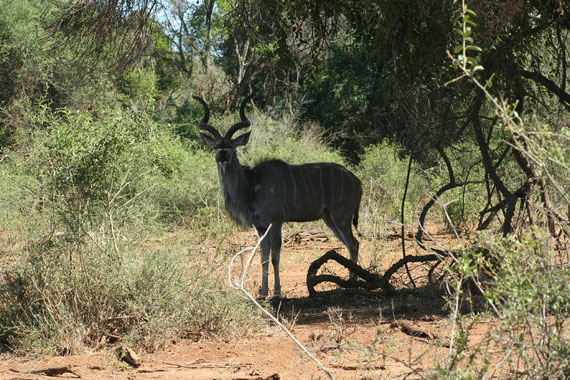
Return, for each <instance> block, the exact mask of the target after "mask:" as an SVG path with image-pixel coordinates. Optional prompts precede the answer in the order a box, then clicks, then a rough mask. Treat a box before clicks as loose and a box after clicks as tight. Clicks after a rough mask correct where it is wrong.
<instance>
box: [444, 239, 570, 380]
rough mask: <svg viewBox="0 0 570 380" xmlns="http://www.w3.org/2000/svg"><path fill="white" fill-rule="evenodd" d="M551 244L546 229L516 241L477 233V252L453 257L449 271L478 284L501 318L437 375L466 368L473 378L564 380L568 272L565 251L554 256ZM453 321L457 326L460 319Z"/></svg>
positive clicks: (568, 348) (569, 369)
mask: <svg viewBox="0 0 570 380" xmlns="http://www.w3.org/2000/svg"><path fill="white" fill-rule="evenodd" d="M550 244H551V242H550V237H549V236H548V234H547V233H546V231H539V230H538V229H532V230H531V231H529V233H528V234H527V235H525V236H522V237H521V238H520V239H514V238H500V237H495V236H491V235H489V234H480V235H479V236H478V237H477V240H476V242H475V245H474V246H475V247H478V249H477V250H475V252H469V253H467V254H463V255H462V256H460V257H458V264H457V265H456V266H455V268H456V270H457V271H456V272H454V273H456V274H458V275H459V276H462V277H464V278H466V277H470V276H473V277H474V278H475V279H477V280H478V281H480V283H481V284H482V286H483V287H484V290H485V292H484V299H485V300H486V301H488V302H489V303H491V304H492V305H494V310H495V312H496V313H498V314H499V316H500V319H497V323H496V324H494V325H493V326H492V327H491V328H490V329H489V331H488V332H487V334H486V336H485V337H484V338H483V341H482V342H481V343H480V344H477V345H474V346H469V345H468V344H464V345H457V346H456V347H455V350H454V352H453V355H452V358H453V360H451V361H449V362H448V363H452V366H451V368H445V370H444V371H443V372H442V373H444V374H445V376H446V377H451V375H452V374H456V375H457V374H460V373H464V371H466V370H468V372H470V373H474V374H477V375H476V377H483V376H484V374H485V373H487V372H493V373H495V375H498V376H499V377H501V374H502V375H504V376H507V375H512V374H513V373H517V374H518V376H520V377H524V378H531V379H562V378H568V376H569V375H570V341H569V340H568V336H569V335H568V334H569V333H570V331H569V326H568V321H569V320H570V292H569V291H568V284H570V268H569V267H568V262H567V252H561V251H557V252H555V251H554V250H553V248H552V247H551V246H550ZM482 268H484V270H482ZM480 273H484V274H482V275H481V274H480ZM483 278H484V279H486V280H485V281H481V279H483ZM456 317H457V318H458V320H457V322H458V323H459V324H460V325H461V323H462V322H461V321H462V317H461V316H456ZM470 329H471V327H469V328H468V329H467V330H470ZM467 333H469V331H467ZM497 351H499V352H501V355H500V356H497V355H496V353H497ZM477 357H479V358H481V357H482V358H485V360H484V361H481V360H478V359H477ZM462 358H463V359H466V358H468V359H469V362H468V363H466V362H462V361H461V359H462ZM459 364H460V366H459ZM456 366H458V367H457V368H456ZM459 367H461V368H459ZM440 369H441V368H440Z"/></svg>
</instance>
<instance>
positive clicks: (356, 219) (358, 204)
mask: <svg viewBox="0 0 570 380" xmlns="http://www.w3.org/2000/svg"><path fill="white" fill-rule="evenodd" d="M361 200H362V192H361V193H360V197H359V198H358V203H357V204H356V210H355V211H354V216H353V217H352V224H353V225H354V229H355V230H356V233H357V235H358V237H362V234H361V233H360V232H359V231H358V214H359V212H360V201H361Z"/></svg>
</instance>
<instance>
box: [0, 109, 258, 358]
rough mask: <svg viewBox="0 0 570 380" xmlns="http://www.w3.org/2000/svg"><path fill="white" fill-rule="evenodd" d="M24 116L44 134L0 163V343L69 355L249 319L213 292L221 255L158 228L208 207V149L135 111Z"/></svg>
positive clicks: (211, 167) (231, 299) (211, 192)
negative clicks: (2, 246)
mask: <svg viewBox="0 0 570 380" xmlns="http://www.w3.org/2000/svg"><path fill="white" fill-rule="evenodd" d="M27 116H28V118H27V119H26V122H27V123H29V124H34V125H42V126H43V130H44V131H45V133H36V134H34V135H33V136H30V138H29V145H26V150H25V151H24V150H22V151H13V152H11V153H10V160H9V163H5V164H3V165H1V166H0V171H1V174H2V176H1V177H0V190H2V193H1V194H0V208H1V209H2V210H4V212H3V214H2V215H1V216H0V217H2V218H3V220H4V221H5V222H6V223H3V224H2V228H1V229H0V239H2V241H8V243H9V244H7V245H6V246H8V247H10V248H9V251H7V253H9V255H3V258H2V263H1V264H2V267H3V270H2V273H1V275H0V325H1V326H2V330H1V331H0V344H3V345H4V346H6V347H7V348H8V349H10V350H15V351H20V352H35V353H38V352H42V353H71V352H78V351H81V350H82V349H83V348H84V347H94V346H96V345H98V344H99V343H100V342H101V341H102V340H103V341H113V340H116V339H121V340H131V341H133V342H135V343H137V344H140V345H143V346H145V347H147V348H149V349H153V348H155V347H156V346H157V345H161V344H163V343H164V342H167V341H169V340H170V339H172V338H175V337H179V336H183V337H197V338H199V337H201V336H204V335H211V334H214V335H215V334H227V333H231V331H232V329H236V330H243V329H247V328H248V326H253V325H255V324H257V323H259V321H260V320H259V319H258V318H255V317H253V318H252V316H255V315H256V314H255V312H254V311H252V309H251V308H249V306H247V305H246V304H245V302H244V301H243V300H242V299H241V298H239V297H237V296H235V295H232V294H231V293H226V292H223V291H221V289H220V285H219V284H220V283H221V281H220V279H219V273H218V269H219V268H220V266H222V265H224V262H225V258H224V257H222V256H221V255H214V256H213V257H210V258H208V260H205V259H203V258H202V256H203V250H198V249H197V248H193V247H192V243H187V244H185V245H184V246H182V245H181V244H179V243H176V239H174V241H169V240H168V239H167V236H166V237H165V236H164V233H163V232H162V229H163V227H165V226H170V228H171V227H172V224H171V223H172V222H173V221H174V222H175V223H177V222H178V221H179V220H180V219H178V214H177V213H178V212H179V213H180V215H184V216H183V217H185V216H186V211H185V210H184V208H185V207H186V208H188V209H191V208H194V209H200V210H202V211H201V212H202V214H200V216H201V217H203V216H204V214H203V213H206V212H215V211H214V210H217V209H218V207H217V202H216V199H218V195H217V194H218V193H219V190H218V185H217V178H216V170H215V163H214V161H213V158H212V157H209V152H206V151H205V150H204V149H201V148H199V147H198V146H197V145H195V144H193V143H183V142H182V141H180V140H179V139H177V138H175V137H174V136H173V134H172V133H171V131H170V129H169V128H168V127H167V126H160V125H158V124H157V123H155V122H154V121H153V120H152V119H150V118H149V117H147V116H146V115H144V114H133V113H130V112H128V111H115V112H109V113H108V114H105V115H102V116H101V117H99V118H96V117H94V116H92V115H89V114H86V113H71V112H68V111H63V110H60V111H58V112H57V113H54V112H52V111H50V110H49V108H47V107H45V106H41V105H40V106H37V107H35V108H33V109H31V110H29V113H28V114H27ZM31 130H35V131H38V130H39V129H38V128H32V129H31ZM206 155H208V157H207V156H206ZM181 205H182V206H181ZM184 205H185V206H184ZM216 212H217V211H216ZM188 214H191V213H188ZM173 215H174V216H175V217H174V218H173ZM190 217H192V218H193V217H195V216H190ZM210 219H212V218H210ZM213 219H214V221H209V222H208V225H209V223H212V224H213V223H215V218H213ZM224 220H225V219H224ZM198 227H200V226H198ZM196 229H197V230H199V231H200V228H196ZM15 231H17V232H18V233H17V234H16V236H14V235H15V234H14V232H15ZM155 241H160V244H153V243H152V242H155ZM149 242H150V243H149ZM188 247H190V250H188ZM189 263H192V266H190V265H189Z"/></svg>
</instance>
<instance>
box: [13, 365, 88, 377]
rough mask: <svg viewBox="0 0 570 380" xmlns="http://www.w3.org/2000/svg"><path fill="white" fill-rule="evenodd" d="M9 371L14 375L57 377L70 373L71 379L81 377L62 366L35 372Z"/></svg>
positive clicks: (69, 368)
mask: <svg viewBox="0 0 570 380" xmlns="http://www.w3.org/2000/svg"><path fill="white" fill-rule="evenodd" d="M10 371H12V372H14V373H27V374H32V375H42V376H50V377H57V376H61V375H64V374H66V373H70V374H72V375H74V377H73V378H75V379H80V378H81V376H79V375H78V374H76V373H75V372H73V371H72V370H71V367H70V366H68V365H66V366H63V367H50V368H44V369H37V370H32V371H17V370H15V369H11V370H10Z"/></svg>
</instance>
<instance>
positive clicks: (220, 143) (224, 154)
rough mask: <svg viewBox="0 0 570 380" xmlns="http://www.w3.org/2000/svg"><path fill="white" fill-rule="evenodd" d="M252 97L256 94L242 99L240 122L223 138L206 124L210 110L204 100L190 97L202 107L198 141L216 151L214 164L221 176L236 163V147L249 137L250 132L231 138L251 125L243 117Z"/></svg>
mask: <svg viewBox="0 0 570 380" xmlns="http://www.w3.org/2000/svg"><path fill="white" fill-rule="evenodd" d="M254 96H257V94H252V95H250V96H248V97H247V98H245V99H244V101H243V102H242V103H241V107H240V109H239V115H240V118H241V121H240V122H238V123H236V124H234V125H232V127H231V128H230V129H228V131H227V132H226V134H225V136H223V137H222V135H220V132H218V131H217V130H216V128H214V127H212V126H211V125H209V124H208V120H209V119H210V109H209V108H208V105H207V104H206V102H205V101H204V99H202V98H200V97H199V96H196V95H192V97H193V98H194V99H196V100H197V101H199V102H200V103H201V104H202V107H204V117H203V118H202V121H200V124H198V129H199V130H200V132H198V134H199V135H200V140H202V144H204V145H206V146H208V147H210V148H212V149H214V150H215V151H216V163H217V164H218V168H219V169H220V172H221V173H222V175H224V174H225V173H226V167H227V166H228V165H230V166H231V165H232V164H234V162H233V161H234V160H235V161H236V162H237V155H236V152H235V150H236V148H237V147H238V146H241V145H245V144H247V142H248V140H249V135H250V133H251V132H246V133H244V134H243V135H240V136H238V137H236V138H232V137H233V135H234V133H236V132H237V131H239V130H240V129H243V128H247V127H249V126H250V125H251V122H250V121H249V120H248V118H247V117H246V116H245V105H246V104H247V102H248V101H249V100H250V99H251V98H253V97H254ZM201 131H206V132H209V133H210V134H211V135H212V136H208V135H205V134H203V133H202V132H201Z"/></svg>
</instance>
